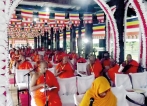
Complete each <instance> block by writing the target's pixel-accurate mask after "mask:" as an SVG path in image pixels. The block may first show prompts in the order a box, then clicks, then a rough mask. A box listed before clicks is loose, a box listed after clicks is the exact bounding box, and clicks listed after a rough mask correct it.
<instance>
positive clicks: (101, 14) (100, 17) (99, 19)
mask: <svg viewBox="0 0 147 106" xmlns="http://www.w3.org/2000/svg"><path fill="white" fill-rule="evenodd" d="M96 16H97V20H98V21H99V23H104V12H103V13H97V14H96Z"/></svg>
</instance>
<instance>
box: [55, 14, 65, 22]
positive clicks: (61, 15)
mask: <svg viewBox="0 0 147 106" xmlns="http://www.w3.org/2000/svg"><path fill="white" fill-rule="evenodd" d="M55 19H56V20H64V19H65V13H55Z"/></svg>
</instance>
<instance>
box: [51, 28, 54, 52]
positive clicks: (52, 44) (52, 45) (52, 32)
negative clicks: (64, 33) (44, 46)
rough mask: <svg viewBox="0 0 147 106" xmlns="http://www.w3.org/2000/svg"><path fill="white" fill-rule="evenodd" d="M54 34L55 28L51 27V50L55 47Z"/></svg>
mask: <svg viewBox="0 0 147 106" xmlns="http://www.w3.org/2000/svg"><path fill="white" fill-rule="evenodd" d="M53 35H54V31H53V28H51V34H50V38H51V50H53V47H54V41H53Z"/></svg>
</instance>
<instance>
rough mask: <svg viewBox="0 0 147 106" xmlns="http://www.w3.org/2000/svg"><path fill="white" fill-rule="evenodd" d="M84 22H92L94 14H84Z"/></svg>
mask: <svg viewBox="0 0 147 106" xmlns="http://www.w3.org/2000/svg"><path fill="white" fill-rule="evenodd" d="M84 22H85V23H92V14H91V13H88V14H84Z"/></svg>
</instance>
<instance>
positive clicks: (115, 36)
mask: <svg viewBox="0 0 147 106" xmlns="http://www.w3.org/2000/svg"><path fill="white" fill-rule="evenodd" d="M95 2H96V3H97V4H98V5H99V6H100V7H101V8H102V9H103V11H104V13H105V14H106V16H107V18H108V20H109V22H110V28H111V29H112V35H113V40H114V48H113V58H114V59H116V61H119V51H120V50H119V42H118V31H117V25H116V22H115V19H114V16H113V12H112V11H111V8H110V7H109V6H108V5H107V4H106V2H105V1H103V0H95Z"/></svg>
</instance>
